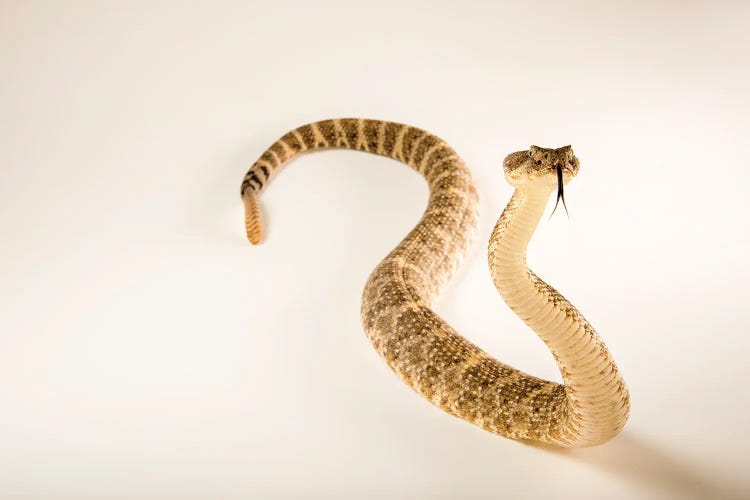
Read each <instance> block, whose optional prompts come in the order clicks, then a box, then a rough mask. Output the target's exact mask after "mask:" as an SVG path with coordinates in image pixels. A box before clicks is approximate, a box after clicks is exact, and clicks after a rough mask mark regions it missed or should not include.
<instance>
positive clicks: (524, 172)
mask: <svg viewBox="0 0 750 500" xmlns="http://www.w3.org/2000/svg"><path fill="white" fill-rule="evenodd" d="M578 166H579V163H578V158H576V155H575V154H573V148H572V147H570V146H563V147H561V148H557V149H548V148H540V147H539V146H531V147H530V148H529V149H528V150H526V151H516V152H515V153H511V154H509V155H508V156H506V157H505V160H504V161H503V170H504V172H505V178H506V180H507V181H508V182H509V183H510V184H511V185H512V186H513V187H522V186H525V185H528V184H529V183H531V182H543V183H545V184H547V185H549V186H552V187H554V186H558V187H559V178H561V179H562V182H563V184H567V183H568V182H570V180H571V179H572V178H573V177H575V176H576V174H578Z"/></svg>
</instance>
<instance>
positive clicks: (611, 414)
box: [241, 118, 630, 447]
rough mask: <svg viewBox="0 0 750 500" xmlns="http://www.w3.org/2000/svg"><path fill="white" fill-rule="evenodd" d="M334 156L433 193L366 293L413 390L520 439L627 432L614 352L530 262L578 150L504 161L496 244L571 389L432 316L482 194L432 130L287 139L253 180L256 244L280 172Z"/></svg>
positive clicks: (500, 263)
mask: <svg viewBox="0 0 750 500" xmlns="http://www.w3.org/2000/svg"><path fill="white" fill-rule="evenodd" d="M328 148H344V149H354V150H358V151H366V152H370V153H375V154H378V155H382V156H386V157H389V158H393V159H395V160H399V161H401V162H403V163H405V164H406V165H408V166H410V167H411V168H413V169H414V170H416V171H417V172H419V173H420V174H421V175H422V176H423V177H424V178H425V179H426V180H427V183H428V185H429V190H430V194H429V202H428V205H427V208H426V210H425V212H424V215H423V216H422V218H421V220H420V221H419V223H418V224H417V225H416V226H415V227H414V229H412V231H411V232H410V233H409V234H408V235H407V236H406V237H405V238H404V239H403V241H402V242H401V243H400V244H399V245H398V246H397V247H396V248H395V249H393V251H391V252H390V253H389V254H388V255H387V256H386V257H385V259H383V261H382V262H381V263H380V264H379V265H378V266H377V267H376V268H375V270H374V271H373V272H372V273H371V275H370V277H369V278H368V280H367V284H366V285H365V289H364V292H363V296H362V308H361V316H362V324H363V327H364V330H365V332H366V334H367V336H368V337H369V339H370V341H371V342H372V345H373V346H374V347H375V349H376V350H377V352H378V353H379V354H380V356H382V357H383V359H385V361H386V362H387V363H388V365H389V366H390V367H391V369H392V370H393V371H394V372H395V373H396V374H397V375H398V376H399V377H400V378H401V379H402V380H403V381H404V382H406V383H407V384H408V385H409V386H410V387H412V388H413V389H414V390H416V391H417V392H418V393H420V394H421V395H422V396H424V397H425V398H426V399H428V400H429V401H431V402H432V403H433V404H435V405H436V406H438V407H440V408H442V409H443V410H445V411H447V412H448V413H450V414H452V415H455V416H458V417H460V418H463V419H465V420H468V421H469V422H472V423H474V424H476V425H478V426H480V427H482V428H484V429H486V430H488V431H490V432H492V433H495V434H499V435H502V436H506V437H509V438H513V439H523V440H534V441H541V442H545V443H548V444H552V445H557V446H564V447H579V446H593V445H597V444H601V443H604V442H605V441H607V440H609V439H611V438H612V437H614V436H615V435H616V434H617V433H618V432H619V431H620V430H621V429H622V428H623V426H624V425H625V422H626V420H627V418H628V414H629V410H630V403H629V394H628V390H627V388H626V386H625V383H624V381H623V379H622V377H621V376H620V373H619V371H618V369H617V367H616V366H615V363H614V361H613V359H612V357H611V355H610V353H609V352H608V350H607V348H606V347H605V346H604V344H603V342H602V341H601V339H600V338H599V336H598V335H597V333H596V332H595V331H594V329H593V328H592V326H591V325H590V324H589V322H588V321H586V319H584V318H583V316H582V315H581V314H580V313H579V312H578V310H577V309H576V308H575V307H574V306H573V305H571V303H570V302H568V301H567V300H566V299H565V298H564V297H563V296H562V295H561V294H560V293H559V292H557V290H555V289H554V288H552V287H551V286H549V285H548V284H547V283H545V282H544V281H543V280H541V279H540V278H539V277H537V276H536V275H535V274H534V273H533V272H532V271H531V270H529V268H528V267H527V265H526V248H527V245H528V243H529V240H530V239H531V236H532V234H533V233H534V230H535V229H536V226H537V224H538V222H539V219H540V217H541V215H542V213H543V211H544V209H545V206H546V203H547V201H548V199H549V197H550V195H551V194H552V193H554V190H555V189H557V190H558V201H559V197H560V196H561V195H562V189H563V185H564V184H565V183H567V182H569V181H570V179H572V178H573V177H574V176H575V175H576V174H577V173H578V168H579V162H578V159H577V158H576V157H575V155H574V154H573V151H572V149H571V147H570V146H566V147H564V148H559V149H545V148H540V147H536V146H532V147H531V148H530V149H529V150H527V151H519V152H516V153H511V154H510V155H508V156H507V157H506V158H505V161H504V163H503V168H504V172H505V177H506V179H507V180H508V181H509V182H510V183H511V185H512V186H513V187H514V188H515V191H514V193H513V195H512V197H511V200H510V202H509V203H508V206H507V207H506V208H505V210H504V211H503V213H502V215H501V216H500V219H499V220H498V222H497V225H496V226H495V229H494V231H493V232H492V236H491V238H490V243H489V264H490V269H491V273H492V278H493V281H494V283H495V286H496V288H497V290H498V292H499V293H500V294H501V296H502V297H503V298H504V300H505V301H506V303H507V304H508V305H509V306H510V308H511V309H512V310H513V311H514V312H515V313H516V314H517V315H518V316H519V317H520V318H521V319H523V321H524V322H526V324H527V325H528V326H529V327H531V329H532V330H534V331H535V332H536V333H537V334H538V335H539V336H540V337H541V339H542V340H543V341H544V342H545V343H546V345H547V346H548V348H549V349H550V350H551V352H552V354H553V356H554V358H555V360H556V361H557V364H558V366H559V369H560V372H561V374H562V378H563V384H558V383H555V382H550V381H546V380H542V379H539V378H536V377H534V376H531V375H528V374H526V373H524V372H521V371H519V370H517V369H514V368H512V367H510V366H508V365H505V364H503V363H501V362H499V361H497V360H496V359H494V358H493V357H491V356H490V355H488V354H487V353H485V352H484V351H483V350H482V349H480V348H479V347H478V346H476V345H475V344H473V343H472V342H470V341H469V340H467V339H466V338H464V337H462V336H461V335H459V334H458V333H457V332H456V331H455V330H454V329H453V328H452V327H451V326H450V325H449V324H448V323H447V322H445V321H444V320H443V319H442V318H441V317H440V316H438V314H437V313H435V311H433V310H432V309H431V304H432V302H433V299H435V297H436V296H437V295H438V293H439V292H440V290H441V288H442V287H443V285H445V283H446V282H447V281H448V280H449V279H450V277H451V276H452V274H453V272H454V271H455V269H456V268H457V266H458V264H459V263H460V261H461V259H462V257H463V255H464V254H465V252H466V250H467V248H468V246H469V244H470V242H471V239H472V236H473V233H474V230H475V228H476V224H477V220H478V196H477V190H476V188H475V186H474V182H473V181H472V177H471V174H470V172H469V169H468V168H467V167H466V165H465V164H464V162H463V161H462V160H461V158H460V157H459V156H458V155H457V154H456V152H455V151H454V150H453V149H452V148H451V147H450V146H449V145H448V144H446V143H445V142H444V141H443V140H441V139H440V138H438V137H436V136H435V135H432V134H430V133H429V132H426V131H424V130H421V129H419V128H415V127H411V126H409V125H404V124H399V123H393V122H387V121H381V120H369V119H361V118H342V119H333V120H323V121H319V122H315V123H310V124H307V125H303V126H301V127H298V128H296V129H294V130H292V131H290V132H288V133H287V134H285V135H284V136H283V137H281V138H280V139H279V140H277V141H276V142H275V143H274V144H273V145H271V147H269V148H268V149H267V150H266V151H265V152H264V153H263V154H262V155H261V156H260V158H259V159H258V161H256V162H255V163H254V164H253V165H252V167H251V168H250V170H249V171H248V173H247V174H246V175H245V177H244V179H243V182H242V187H241V195H242V200H243V203H244V206H245V227H246V230H247V236H248V239H249V240H250V242H251V243H253V244H257V243H259V242H260V240H261V235H262V231H261V219H260V211H259V208H258V201H257V198H258V194H259V193H260V192H261V190H262V189H263V187H264V186H265V185H266V184H267V183H268V180H269V178H270V177H271V176H272V175H273V173H274V171H276V170H277V169H278V168H279V167H280V166H281V165H282V164H284V163H285V162H287V161H288V160H290V159H291V158H293V157H294V156H296V155H298V154H300V153H302V152H305V151H313V150H320V149H328ZM563 202H564V198H563Z"/></svg>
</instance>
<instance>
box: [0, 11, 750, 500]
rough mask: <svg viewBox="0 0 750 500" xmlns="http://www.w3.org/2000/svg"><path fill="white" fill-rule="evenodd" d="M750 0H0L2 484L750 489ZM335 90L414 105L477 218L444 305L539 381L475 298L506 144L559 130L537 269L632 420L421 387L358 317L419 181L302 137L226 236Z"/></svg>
mask: <svg viewBox="0 0 750 500" xmlns="http://www.w3.org/2000/svg"><path fill="white" fill-rule="evenodd" d="M749 22H750V12H749V11H748V7H747V3H744V6H743V5H742V3H741V2H738V3H737V4H731V3H720V2H696V1H693V2H653V1H649V2H646V1H642V2H627V5H625V4H623V5H620V6H618V5H616V4H613V3H612V2H595V1H589V2H547V3H544V2H542V3H536V2H534V3H533V5H531V3H527V2H514V3H508V2H497V1H495V2H490V1H487V2H482V1H469V2H446V1H429V2H428V1H424V2H413V1H404V0H399V1H390V0H384V1H379V2H376V3H373V2H367V3H364V2H351V1H333V0H319V1H315V2H295V1H288V2H280V3H279V2H270V1H269V2H203V3H195V2H194V3H192V4H191V5H186V2H164V1H160V2H41V1H39V2H9V1H3V2H0V47H1V48H0V234H2V245H0V497H2V498H18V497H22V496H23V497H24V498H52V497H54V498H76V499H77V498H134V497H141V498H157V497H158V498H167V497H172V498H254V497H276V498H289V497H304V496H309V497H315V496H318V497H323V498H332V497H342V498H362V497H368V498H385V497H389V498H391V497H424V498H474V497H487V498H499V497H508V498H521V497H523V498H526V497H528V498H533V497H543V498H552V497H557V498H586V497H591V498H603V497H607V498H634V497H638V498H689V497H694V498H708V497H716V496H738V497H740V496H743V495H750V485H749V484H748V482H747V479H744V478H743V475H745V474H746V471H747V467H748V465H750V464H749V463H748V459H747V456H748V453H747V452H748V448H749V446H750V435H748V433H747V432H746V430H747V425H746V424H747V415H748V410H750V395H748V391H747V390H746V386H745V383H746V380H747V378H748V370H747V356H748V354H749V353H748V351H749V349H748V348H749V347H750V345H749V341H748V337H747V333H748V327H749V326H750V321H749V320H748V306H747V304H748V303H750V296H749V294H748V287H747V283H748V278H749V277H750V276H749V274H748V266H747V255H748V254H749V251H750V248H749V247H750V244H749V242H750V238H749V237H748V223H747V215H748V209H749V208H750V206H749V205H748V196H747V195H748V180H747V173H748V160H747V158H748V155H747V137H748V134H749V133H750V127H748V120H747V116H748V110H749V109H750V106H749V104H750V103H749V102H748V90H747V89H748V88H749V86H750V78H749V77H748V76H749V75H748V65H747V47H748V46H750V37H749V36H748V34H747V26H748V23H749ZM335 116H368V117H376V118H384V119H390V120H397V121H403V122H407V123H410V124H414V125H417V126H420V127H423V128H427V129H429V130H430V131H433V132H435V133H437V134H438V135H440V136H441V137H443V138H445V139H446V140H448V141H449V142H450V143H451V144H452V145H453V146H454V147H455V148H456V149H457V150H458V151H459V152H460V153H461V154H462V156H463V157H464V159H465V160H466V161H467V162H468V164H469V165H470V166H471V168H472V170H473V172H474V173H475V176H476V180H477V183H478V185H479V188H480V195H481V200H482V201H481V203H482V205H481V209H482V219H481V225H480V228H479V231H478V234H477V240H476V243H475V245H474V247H473V248H472V251H471V253H470V255H469V256H468V258H467V259H466V261H465V265H464V266H463V268H462V269H461V271H460V272H459V274H458V276H457V278H456V280H455V281H454V282H453V283H452V284H451V286H450V287H449V289H448V290H447V292H446V293H445V295H443V296H442V297H441V299H440V301H439V303H438V304H437V308H438V311H439V312H440V313H441V314H442V315H444V316H445V317H446V318H447V319H448V320H449V321H450V322H451V323H452V324H454V325H455V326H456V327H457V329H458V330H459V331H460V332H462V333H463V334H465V335H466V336H467V337H469V338H471V339H472V340H474V341H475V342H477V343H479V344H480V345H482V346H483V347H484V348H486V349H487V350H488V351H489V352H490V353H492V354H493V355H495V356H497V357H498V358H500V359H501V360H503V361H504V362H507V363H510V364H513V365H514V366H517V367H519V368H522V369H524V370H527V371H529V372H532V373H534V374H536V375H538V376H544V377H548V378H553V379H556V380H559V375H558V374H557V371H556V368H555V366H554V363H553V360H552V357H551V356H550V354H549V353H548V352H547V351H546V349H545V348H544V346H543V345H542V344H541V342H540V341H539V340H538V339H537V338H536V337H535V336H534V335H533V334H532V333H531V332H529V331H528V330H527V329H526V328H525V326H524V325H523V324H522V323H521V322H520V320H518V319H517V318H516V317H515V316H514V315H513V314H512V313H511V312H510V311H509V310H508V309H507V308H506V307H505V305H504V304H503V303H502V302H501V300H500V299H499V298H498V296H497V295H496V293H495V291H494V289H493V287H492V283H491V280H490V278H489V274H488V270H487V268H486V257H485V251H486V241H487V238H488V236H489V233H490V230H491V228H492V225H493V224H494V222H495V220H496V218H497V216H498V214H499V213H500V211H501V210H502V208H503V206H504V205H505V203H507V201H508V199H509V197H510V194H511V188H510V187H509V186H508V185H507V184H506V183H505V181H504V180H503V179H502V176H501V170H500V162H501V160H502V158H503V157H504V156H505V155H506V154H507V153H509V152H510V151H515V150H518V149H525V148H527V147H528V145H529V144H530V143H535V144H539V145H543V146H552V147H557V146H561V145H565V144H569V143H570V144H573V147H574V149H575V151H576V153H577V154H578V156H579V157H580V159H581V174H580V176H579V178H578V179H577V180H576V181H575V182H573V183H572V184H571V185H570V187H569V189H567V192H566V194H567V199H568V207H569V209H570V218H569V219H568V218H566V217H565V215H564V214H563V213H562V212H560V213H558V214H556V215H555V216H554V217H553V218H552V219H551V220H549V221H547V220H545V221H543V222H542V224H541V227H540V230H539V232H538V236H537V238H536V239H535V241H534V242H533V248H532V249H531V251H530V255H529V263H530V265H531V266H532V267H533V268H534V269H535V270H536V271H537V272H538V273H539V274H540V275H542V276H543V277H545V278H546V279H548V280H549V281H550V282H551V283H553V284H554V285H556V286H558V287H559V288H560V289H561V291H562V292H563V293H565V294H566V295H567V296H568V297H569V298H570V299H571V300H572V301H573V302H574V303H575V304H576V305H578V306H579V307H580V308H581V310H582V311H583V312H584V314H586V316H587V317H588V318H589V319H590V320H591V321H592V323H593V324H594V325H595V326H596V327H597V328H598V329H599V331H600V332H601V334H602V335H603V337H604V339H605V341H606V343H607V345H608V346H609V347H610V348H611V350H612V351H613V353H614V355H615V358H616V359H617V360H618V363H619V365H620V367H621V369H622V371H623V373H624V375H625V377H626V380H627V381H628V383H629V385H630V389H631V392H632V398H633V412H632V417H631V420H630V422H629V424H628V426H627V428H626V430H625V432H624V433H623V434H622V435H621V436H620V437H619V438H618V439H616V440H615V441H613V442H612V443H610V444H608V445H606V446H603V447H600V448H595V449H589V450H580V451H568V452H561V451H554V450H547V449H540V448H537V447H532V446H527V445H524V444H520V443H516V442H513V441H509V440H505V439H501V438H498V437H495V436H492V435H490V434H487V433H484V432H482V431H480V430H479V429H477V428H474V427H472V426H470V425H468V424H466V423H464V422H462V421H459V420H457V419H454V418H451V417H449V416H447V415H445V414H444V413H442V412H440V411H439V410H437V409H436V408H434V407H432V406H430V405H429V404H428V403H426V402H425V401H423V400H422V399H420V398H419V397H418V396H417V395H415V394H414V393H412V392H411V391H410V390H409V389H408V388H407V387H406V386H404V385H403V384H402V383H401V382H399V381H398V380H397V378H396V377H395V376H394V375H393V374H392V373H391V372H390V371H389V370H388V368H387V367H386V365H385V364H384V363H383V362H382V361H381V360H380V359H379V358H378V357H377V355H376V353H375V352H374V351H373V349H372V348H371V346H370V345H369V343H368V341H367V339H366V337H365V336H364V334H363V333H362V331H361V328H360V324H359V295H360V293H361V290H362V286H363V284H364V282H365V279H366V277H367V275H368V273H369V272H370V271H371V270H372V268H373V267H374V266H375V265H376V264H377V262H378V261H379V259H380V258H382V257H383V256H384V255H385V254H386V253H387V252H388V251H389V250H390V249H391V248H392V247H393V246H394V245H395V244H396V243H397V242H398V240H399V239H400V238H401V237H402V236H403V235H404V234H406V232H407V231H408V229H409V228H410V227H411V226H412V225H413V224H414V223H415V222H416V221H417V219H418V218H419V216H420V214H421V211H422V210H423V208H424V206H425V203H426V193H427V190H426V187H425V185H424V184H423V182H422V180H421V179H420V178H419V176H417V175H416V174H415V173H413V172H411V171H410V170H409V169H407V168H406V167H404V166H402V165H399V164H397V163H396V162H392V161H388V160H385V159H381V158H377V157H374V156H369V155H365V154H361V153H355V152H327V153H323V154H316V155H309V156H307V157H304V158H300V159H299V160H298V161H296V162H295V163H294V164H293V165H291V166H290V168H288V169H287V170H285V171H284V172H282V173H281V174H280V175H279V176H278V177H277V178H276V179H275V181H274V182H273V183H272V185H271V186H270V188H269V190H268V191H267V192H266V193H264V195H263V197H262V201H263V204H264V210H265V214H266V216H267V222H268V225H267V228H268V234H267V235H268V239H267V240H266V242H265V243H264V245H262V246H260V247H257V248H251V247H250V246H248V245H247V243H246V241H245V240H244V235H243V227H242V207H241V203H240V199H239V184H240V180H241V177H242V175H243V174H244V173H245V170H246V168H247V167H248V166H249V165H250V164H251V163H252V162H253V161H254V160H255V158H256V157H257V156H258V155H259V154H260V153H261V152H262V151H263V149H264V148H265V147H266V146H268V145H269V144H270V143H271V142H272V141H273V140H275V139H276V138H277V137H278V136H280V135H281V134H282V133H284V132H286V131H287V130H288V129H290V128H292V127H294V126H297V125H300V124H302V123H305V122H308V121H311V120H316V119H322V118H328V117H335Z"/></svg>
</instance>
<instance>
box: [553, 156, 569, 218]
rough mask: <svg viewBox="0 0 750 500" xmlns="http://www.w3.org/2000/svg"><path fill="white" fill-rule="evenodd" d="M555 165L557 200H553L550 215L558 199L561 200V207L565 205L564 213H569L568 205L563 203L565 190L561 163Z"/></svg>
mask: <svg viewBox="0 0 750 500" xmlns="http://www.w3.org/2000/svg"><path fill="white" fill-rule="evenodd" d="M556 167H557V200H556V201H555V208H553V209H552V213H551V214H550V217H552V216H553V215H554V214H555V210H557V205H558V204H559V203H560V200H562V202H563V207H565V214H566V215H570V214H569V213H568V206H567V205H566V204H565V192H564V191H563V172H562V165H560V164H559V163H558V164H557V165H556Z"/></svg>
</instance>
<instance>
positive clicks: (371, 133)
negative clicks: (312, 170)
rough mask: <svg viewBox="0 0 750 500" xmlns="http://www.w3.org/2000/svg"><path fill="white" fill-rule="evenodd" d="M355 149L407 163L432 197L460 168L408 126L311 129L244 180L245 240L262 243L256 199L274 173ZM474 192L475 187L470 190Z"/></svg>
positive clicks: (334, 123) (267, 156)
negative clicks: (318, 154)
mask: <svg viewBox="0 0 750 500" xmlns="http://www.w3.org/2000/svg"><path fill="white" fill-rule="evenodd" d="M332 148H339V149H353V150H358V151H365V152H369V153H374V154H377V155H381V156H386V157H388V158H392V159H395V160H399V161H401V162H403V163H406V164H407V165H409V166H410V167H412V168H413V169H415V170H417V171H418V172H419V173H421V174H422V175H423V176H425V177H426V178H427V180H428V182H429V183H430V190H431V191H433V188H434V187H435V186H433V184H434V182H435V181H438V180H440V175H447V174H450V173H455V171H456V167H457V166H458V167H461V168H462V169H463V170H465V172H462V173H463V174H465V175H468V170H466V169H465V167H464V166H463V163H462V162H461V160H460V158H459V157H458V155H457V154H456V152H455V151H454V150H453V149H452V148H451V147H450V146H448V145H447V144H446V143H445V142H444V141H443V140H441V139H440V138H438V137H436V136H434V135H432V134H430V133H429V132H426V131H424V130H421V129H418V128H416V127H411V126H409V125H404V124H401V123H394V122H387V121H381V120H368V119H363V118H341V119H332V120H323V121H319V122H313V123H309V124H307V125H303V126H301V127H298V128H296V129H294V130H292V131H290V132H288V133H286V134H285V135H284V136H283V137H281V138H280V139H279V140H277V141H276V142H274V143H273V144H272V145H271V146H270V147H269V148H268V149H267V150H266V151H265V152H264V153H263V154H262V155H261V156H260V158H258V160H257V161H256V162H255V163H254V164H253V165H252V167H250V169H249V170H248V172H247V174H246V175H245V177H244V178H243V180H242V187H241V190H240V194H241V196H242V201H243V204H244V206H245V229H246V232H247V239H248V240H249V241H250V243H252V244H253V245H256V244H258V243H260V241H261V240H262V237H263V236H262V235H263V229H262V221H261V218H260V209H259V205H258V199H257V197H258V194H259V193H260V192H261V191H262V190H263V188H264V187H265V186H266V185H267V184H268V181H269V179H270V177H271V176H272V175H273V173H274V172H275V171H276V170H277V169H278V168H279V167H280V166H281V165H283V164H284V163H286V162H287V161H289V160H290V159H292V158H293V157H295V156H297V155H298V154H300V153H303V152H305V151H314V150H320V149H332ZM472 189H473V185H472Z"/></svg>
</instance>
